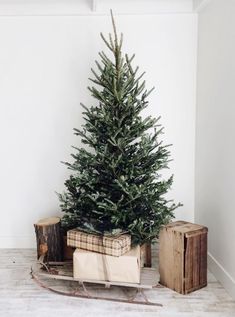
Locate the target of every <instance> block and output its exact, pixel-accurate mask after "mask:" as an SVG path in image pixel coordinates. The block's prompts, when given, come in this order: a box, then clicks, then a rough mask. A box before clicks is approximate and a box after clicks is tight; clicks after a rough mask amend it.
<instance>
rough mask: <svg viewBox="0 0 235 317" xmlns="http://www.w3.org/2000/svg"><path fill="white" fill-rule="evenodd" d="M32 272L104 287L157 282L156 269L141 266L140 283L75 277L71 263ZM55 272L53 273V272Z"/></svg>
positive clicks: (145, 285) (147, 285) (148, 286)
mask: <svg viewBox="0 0 235 317" xmlns="http://www.w3.org/2000/svg"><path fill="white" fill-rule="evenodd" d="M32 270H33V272H34V274H35V275H37V276H40V277H45V278H49V279H57V280H65V281H74V282H79V283H91V284H102V285H105V286H106V287H110V286H122V287H133V288H139V289H140V288H141V289H151V288H155V287H156V286H157V284H158V274H157V270H156V269H153V268H143V269H141V278H140V283H139V284H136V283H125V282H111V281H99V280H90V279H76V278H74V277H73V273H72V265H71V263H68V264H66V262H65V264H64V265H63V266H62V267H61V266H59V267H58V266H50V271H49V272H47V271H46V270H42V269H40V268H38V269H36V270H35V269H32ZM54 273H55V274H54Z"/></svg>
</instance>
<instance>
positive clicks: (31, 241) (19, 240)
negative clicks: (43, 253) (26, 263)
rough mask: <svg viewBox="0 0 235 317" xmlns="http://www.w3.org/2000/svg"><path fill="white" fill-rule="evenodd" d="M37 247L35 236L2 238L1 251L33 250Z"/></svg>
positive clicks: (0, 237) (0, 240)
mask: <svg viewBox="0 0 235 317" xmlns="http://www.w3.org/2000/svg"><path fill="white" fill-rule="evenodd" d="M35 247H36V239H35V236H34V235H25V236H21V235H19V236H0V249H8V248H9V249H31V248H35Z"/></svg>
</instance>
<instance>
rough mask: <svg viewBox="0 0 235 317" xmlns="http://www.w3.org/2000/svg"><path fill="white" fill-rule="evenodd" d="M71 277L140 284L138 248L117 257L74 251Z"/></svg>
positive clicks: (80, 250)
mask: <svg viewBox="0 0 235 317" xmlns="http://www.w3.org/2000/svg"><path fill="white" fill-rule="evenodd" d="M73 276H74V278H76V279H80V280H97V281H109V282H125V283H140V247H139V246H137V247H135V248H132V249H131V250H130V251H128V252H127V253H125V254H124V255H121V256H118V257H117V256H112V255H106V254H100V253H96V252H91V251H87V250H82V249H76V250H75V252H74V253H73Z"/></svg>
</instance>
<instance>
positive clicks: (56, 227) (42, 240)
mask: <svg viewBox="0 0 235 317" xmlns="http://www.w3.org/2000/svg"><path fill="white" fill-rule="evenodd" d="M34 228H35V233H36V240H37V257H38V259H39V258H40V257H44V261H45V262H49V261H50V262H59V261H62V257H63V252H62V241H61V240H62V239H61V229H60V218H59V217H50V218H45V219H41V220H39V221H38V222H37V223H35V224H34Z"/></svg>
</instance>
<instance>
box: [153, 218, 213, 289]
mask: <svg viewBox="0 0 235 317" xmlns="http://www.w3.org/2000/svg"><path fill="white" fill-rule="evenodd" d="M207 232H208V229H207V228H206V227H204V226H200V225H196V224H193V223H189V222H185V221H176V222H172V223H170V224H168V225H166V226H164V227H162V229H161V231H160V235H159V272H160V283H161V284H162V285H164V286H166V287H169V288H171V289H173V290H175V291H176V292H178V293H181V294H187V293H190V292H192V291H195V290H197V289H199V288H202V287H204V286H206V285H207Z"/></svg>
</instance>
